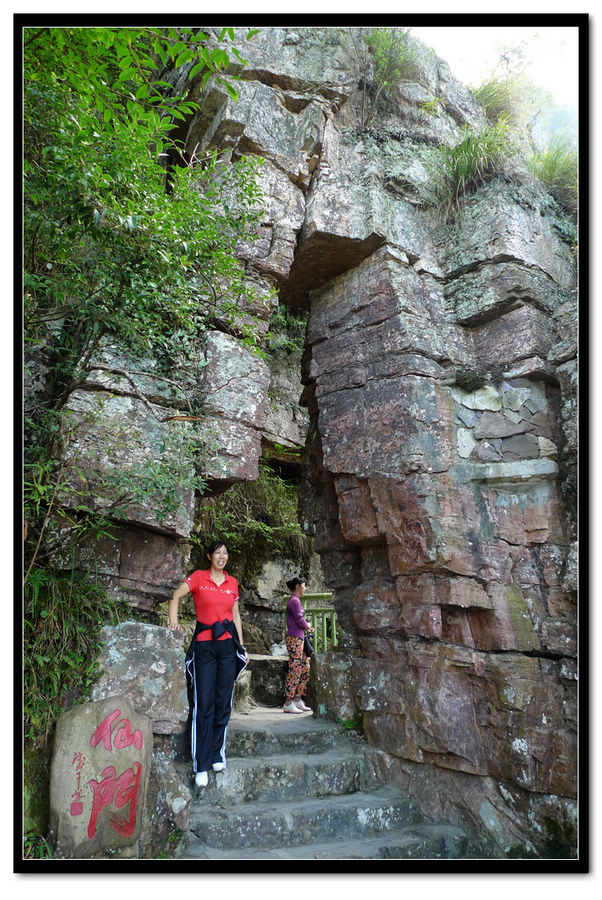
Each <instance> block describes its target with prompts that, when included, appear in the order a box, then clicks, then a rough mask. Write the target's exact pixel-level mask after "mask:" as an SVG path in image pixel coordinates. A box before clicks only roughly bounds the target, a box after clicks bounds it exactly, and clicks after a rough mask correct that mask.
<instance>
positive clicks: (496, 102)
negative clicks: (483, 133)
mask: <svg viewBox="0 0 602 900" xmlns="http://www.w3.org/2000/svg"><path fill="white" fill-rule="evenodd" d="M473 94H474V96H475V97H476V99H477V100H478V101H479V103H480V104H481V106H482V107H483V110H484V112H485V115H486V116H487V120H488V121H489V122H490V124H492V125H495V124H496V123H497V122H498V121H499V119H500V118H501V117H504V118H505V119H506V122H507V123H508V126H509V127H510V128H511V129H512V131H513V132H514V134H516V135H520V136H521V137H523V139H524V140H526V141H528V142H530V141H531V140H532V137H531V135H532V130H533V126H534V124H535V122H536V120H537V118H538V117H539V115H540V114H541V112H542V110H544V109H545V108H547V107H549V106H552V105H553V100H552V97H551V95H550V94H549V93H548V92H547V91H544V90H543V89H542V88H538V87H537V86H536V85H534V84H533V83H532V82H531V81H529V79H528V78H527V77H526V76H525V75H524V73H514V74H510V75H508V76H506V77H504V78H495V77H491V78H490V79H489V80H488V81H485V82H483V84H482V85H480V87H478V88H475V89H474V91H473Z"/></svg>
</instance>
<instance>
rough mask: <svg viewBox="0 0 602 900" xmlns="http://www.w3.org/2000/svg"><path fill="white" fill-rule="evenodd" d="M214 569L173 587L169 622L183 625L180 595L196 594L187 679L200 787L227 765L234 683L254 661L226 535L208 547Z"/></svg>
mask: <svg viewBox="0 0 602 900" xmlns="http://www.w3.org/2000/svg"><path fill="white" fill-rule="evenodd" d="M206 552H207V558H208V560H209V563H210V565H209V568H208V569H197V571H196V572H193V573H192V575H189V576H188V578H186V579H185V580H184V581H183V582H182V584H181V585H180V586H179V587H178V588H176V590H175V591H174V592H173V595H172V598H171V600H170V602H169V627H170V628H171V629H173V630H176V629H180V630H181V626H180V625H179V624H178V608H179V604H180V600H181V599H182V597H185V596H186V594H188V593H189V592H190V591H191V592H192V596H193V597H194V606H195V610H196V618H197V623H196V628H195V632H194V636H193V639H192V643H191V644H190V648H189V650H188V653H187V654H186V681H187V685H188V698H189V701H190V707H191V719H192V721H191V734H190V743H191V754H192V762H193V768H194V780H195V787H196V789H197V791H198V790H199V789H200V788H201V787H205V785H206V784H207V782H208V780H209V779H208V772H209V769H211V768H213V770H214V771H215V772H221V771H223V770H224V769H225V768H226V754H225V747H226V735H227V730H228V722H229V720H230V713H231V711H232V696H233V693H234V683H235V681H236V679H237V678H238V676H239V675H240V673H241V672H242V670H243V669H244V668H245V666H246V665H247V662H248V659H249V657H248V655H247V651H246V650H245V648H244V647H243V644H242V640H243V636H242V623H241V621H240V612H239V609H238V583H237V581H236V579H235V578H233V577H232V576H231V575H228V573H227V572H226V570H225V566H226V563H227V562H228V548H227V546H226V544H225V543H224V542H223V541H214V542H213V543H212V544H210V546H209V547H207V551H206Z"/></svg>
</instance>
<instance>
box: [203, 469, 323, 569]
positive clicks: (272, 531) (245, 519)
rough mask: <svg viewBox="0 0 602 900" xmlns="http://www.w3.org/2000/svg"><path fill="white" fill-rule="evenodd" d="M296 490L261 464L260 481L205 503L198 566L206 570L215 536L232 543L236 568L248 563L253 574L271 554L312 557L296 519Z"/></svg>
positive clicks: (241, 486) (296, 557)
mask: <svg viewBox="0 0 602 900" xmlns="http://www.w3.org/2000/svg"><path fill="white" fill-rule="evenodd" d="M297 491H298V489H297V485H296V484H291V483H288V482H287V481H285V480H284V479H283V478H281V477H280V476H279V475H278V474H277V473H276V472H275V471H274V470H273V469H272V468H271V466H270V465H269V464H268V463H267V462H266V461H265V460H260V463H259V477H258V478H257V481H252V482H241V483H240V484H236V485H234V486H233V487H231V488H229V490H227V491H226V492H225V493H223V494H221V495H220V496H219V497H215V498H212V499H210V500H204V501H203V510H202V512H201V522H200V527H199V529H198V531H197V533H196V535H195V537H194V544H195V547H196V550H195V551H194V552H195V554H196V555H197V560H196V562H197V564H198V565H200V567H201V568H205V566H206V561H205V550H204V548H205V547H206V546H207V545H208V544H209V543H210V541H212V540H214V539H216V538H221V539H222V540H225V541H227V543H228V547H229V550H230V553H231V557H232V565H233V566H236V565H238V564H239V563H242V562H243V561H244V564H245V566H246V574H247V575H249V576H252V575H254V574H255V570H256V567H257V566H258V565H259V563H260V561H262V560H264V559H265V558H266V557H267V556H269V555H273V556H291V557H292V558H294V559H300V560H301V559H304V558H307V557H309V555H310V553H311V540H310V539H309V538H307V537H306V536H305V535H304V534H303V532H302V531H301V527H300V525H299V522H298V519H297V507H298V493H297Z"/></svg>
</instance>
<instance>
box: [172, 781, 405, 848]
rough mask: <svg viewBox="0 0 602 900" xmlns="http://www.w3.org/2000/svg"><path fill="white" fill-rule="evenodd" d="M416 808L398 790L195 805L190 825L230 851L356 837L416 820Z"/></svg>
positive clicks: (200, 837) (203, 837)
mask: <svg viewBox="0 0 602 900" xmlns="http://www.w3.org/2000/svg"><path fill="white" fill-rule="evenodd" d="M418 818H419V815H418V812H417V809H416V807H415V805H414V804H413V802H412V801H411V800H410V799H409V797H408V796H407V795H405V794H403V793H402V792H401V791H400V790H399V789H398V788H396V787H393V786H391V785H386V786H384V787H382V788H379V789H378V790H375V791H371V792H369V793H368V792H364V791H358V792H356V793H354V794H343V795H340V796H329V797H327V798H320V799H315V798H311V799H309V800H296V801H290V802H284V803H283V802H279V803H263V804H262V803H244V804H242V805H241V806H238V807H231V808H228V807H225V806H221V807H220V806H217V805H212V804H208V803H207V804H205V803H199V804H193V806H192V808H191V813H190V826H189V829H190V831H191V832H193V833H194V834H195V835H196V837H197V838H198V840H199V842H200V843H201V844H206V845H208V846H209V847H221V848H228V849H234V848H239V849H245V848H246V849H249V848H252V847H261V848H264V849H265V848H273V847H278V846H286V845H287V843H288V841H289V840H290V842H291V843H294V844H295V845H299V844H305V843H314V842H317V841H325V840H328V841H330V840H333V839H334V838H336V837H337V836H339V835H341V834H345V835H346V837H347V838H349V839H356V838H360V837H364V836H367V835H369V834H375V833H378V832H383V831H388V830H390V829H391V828H396V827H398V826H400V825H407V824H410V823H413V822H416V821H417V820H418Z"/></svg>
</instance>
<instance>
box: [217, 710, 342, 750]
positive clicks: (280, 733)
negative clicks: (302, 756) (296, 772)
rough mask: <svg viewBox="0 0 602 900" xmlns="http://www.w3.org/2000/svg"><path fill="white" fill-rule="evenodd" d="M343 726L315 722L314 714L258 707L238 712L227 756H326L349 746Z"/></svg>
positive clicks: (229, 728) (232, 717)
mask: <svg viewBox="0 0 602 900" xmlns="http://www.w3.org/2000/svg"><path fill="white" fill-rule="evenodd" d="M348 744H349V734H348V733H347V731H346V730H345V728H344V726H343V725H338V724H336V723H335V722H329V721H326V720H325V719H316V718H314V716H313V714H312V713H311V712H308V713H300V714H299V715H291V714H290V713H284V712H282V709H281V708H274V707H256V708H255V709H252V710H251V711H250V712H248V713H241V712H237V711H234V712H233V713H232V716H231V718H230V723H229V725H228V739H227V743H226V753H227V757H228V759H229V760H230V759H232V758H234V757H242V758H249V757H262V758H265V757H266V756H277V755H280V754H283V753H287V754H289V753H324V752H325V751H327V750H330V749H333V748H335V747H337V746H348Z"/></svg>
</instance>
